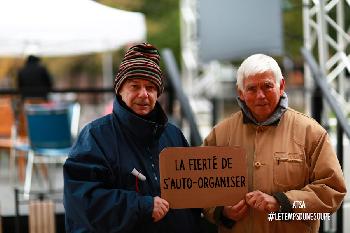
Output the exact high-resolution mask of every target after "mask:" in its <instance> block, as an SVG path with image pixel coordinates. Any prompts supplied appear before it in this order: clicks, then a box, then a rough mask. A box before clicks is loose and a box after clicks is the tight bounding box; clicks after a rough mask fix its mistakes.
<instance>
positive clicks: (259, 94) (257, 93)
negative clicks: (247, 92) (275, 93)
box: [256, 88, 265, 98]
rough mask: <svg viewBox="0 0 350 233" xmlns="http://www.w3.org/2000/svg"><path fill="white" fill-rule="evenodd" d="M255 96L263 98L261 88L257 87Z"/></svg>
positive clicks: (263, 93) (263, 94)
mask: <svg viewBox="0 0 350 233" xmlns="http://www.w3.org/2000/svg"><path fill="white" fill-rule="evenodd" d="M256 97H257V98H265V92H264V91H263V90H262V89H261V88H258V90H257V92H256Z"/></svg>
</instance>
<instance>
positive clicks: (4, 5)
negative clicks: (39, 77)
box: [0, 0, 146, 56]
mask: <svg viewBox="0 0 350 233" xmlns="http://www.w3.org/2000/svg"><path fill="white" fill-rule="evenodd" d="M145 37H146V24H145V17H144V15H143V14H141V13H136V12H128V11H122V10H118V9H115V8H111V7H107V6H105V5H102V4H99V3H97V2H94V1H92V0H0V56H24V55H27V54H36V55H40V56H66V55H78V54H84V53H93V52H105V51H109V50H114V49H118V48H120V47H121V46H123V45H126V44H128V43H132V42H141V41H144V40H145Z"/></svg>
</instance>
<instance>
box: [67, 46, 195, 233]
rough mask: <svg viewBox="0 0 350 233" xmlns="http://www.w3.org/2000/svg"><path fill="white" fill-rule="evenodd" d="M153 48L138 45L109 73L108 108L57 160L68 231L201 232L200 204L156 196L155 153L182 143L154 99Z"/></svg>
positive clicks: (158, 83)
mask: <svg viewBox="0 0 350 233" xmlns="http://www.w3.org/2000/svg"><path fill="white" fill-rule="evenodd" d="M159 62H160V56H159V53H158V50H157V49H156V48H155V47H154V46H153V45H151V44H147V43H142V44H138V45H135V46H133V47H131V48H130V49H129V50H128V51H127V52H126V54H125V56H124V58H123V60H122V62H121V64H120V67H119V71H118V73H117V75H116V78H115V82H114V87H115V93H116V97H115V100H114V103H113V112H112V113H111V114H109V115H106V116H104V117H102V118H99V119H97V120H95V121H93V122H91V123H89V124H88V125H87V126H85V127H84V129H83V130H82V132H81V133H80V135H79V138H78V140H77V142H76V144H75V145H74V146H73V148H72V149H71V152H70V154H69V158H68V159H67V161H66V163H65V165H64V206H65V210H66V230H67V232H123V233H127V232H135V233H136V232H146V233H147V232H152V233H157V232H159V233H160V232H170V233H180V232H181V233H187V232H188V233H190V232H191V233H192V232H200V229H199V220H200V210H199V209H176V210H174V209H170V208H169V203H168V202H167V201H166V200H164V199H162V198H161V197H159V196H160V184H159V178H160V177H159V153H160V152H161V151H162V150H163V148H165V147H183V146H188V143H187V141H186V139H185V138H184V136H183V134H182V133H181V131H180V130H179V129H178V128H177V127H176V126H174V125H172V124H171V123H169V122H168V119H167V117H166V115H165V113H164V111H163V110H162V108H161V106H160V104H159V103H158V102H157V98H158V97H159V96H160V95H161V94H162V92H163V89H164V87H163V84H164V78H163V75H162V72H161V69H160V67H159Z"/></svg>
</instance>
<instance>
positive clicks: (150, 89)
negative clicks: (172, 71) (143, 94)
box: [146, 86, 156, 91]
mask: <svg viewBox="0 0 350 233" xmlns="http://www.w3.org/2000/svg"><path fill="white" fill-rule="evenodd" d="M146 89H147V90H148V91H154V90H155V89H156V88H155V87H154V86H147V87H146Z"/></svg>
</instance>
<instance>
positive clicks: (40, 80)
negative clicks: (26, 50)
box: [17, 55, 52, 100]
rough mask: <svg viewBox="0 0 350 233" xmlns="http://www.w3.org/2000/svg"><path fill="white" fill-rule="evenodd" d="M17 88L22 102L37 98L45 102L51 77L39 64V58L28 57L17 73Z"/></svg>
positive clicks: (49, 88) (50, 84)
mask: <svg viewBox="0 0 350 233" xmlns="http://www.w3.org/2000/svg"><path fill="white" fill-rule="evenodd" d="M17 87H18V90H19V92H20V94H21V97H22V100H23V99H28V98H34V99H36V98H39V99H43V100H47V97H48V93H49V92H50V91H51V89H52V77H51V75H50V73H49V72H48V70H47V69H46V68H45V66H43V65H42V64H41V63H40V58H39V57H36V56H33V55H30V56H28V58H27V61H26V63H25V65H24V67H22V68H21V69H20V70H19V72H18V80H17Z"/></svg>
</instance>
